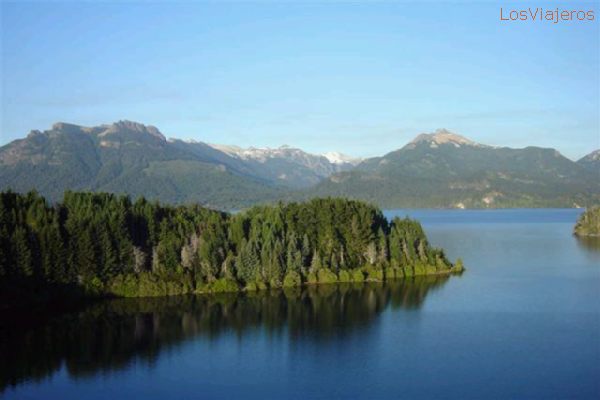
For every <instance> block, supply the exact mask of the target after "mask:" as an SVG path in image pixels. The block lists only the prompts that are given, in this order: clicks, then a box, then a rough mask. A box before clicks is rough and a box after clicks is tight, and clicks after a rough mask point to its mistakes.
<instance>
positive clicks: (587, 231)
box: [573, 206, 600, 236]
mask: <svg viewBox="0 0 600 400" xmlns="http://www.w3.org/2000/svg"><path fill="white" fill-rule="evenodd" d="M573 231H574V233H575V235H577V236H600V207H598V206H597V207H591V208H588V209H587V210H585V212H584V213H583V214H581V215H580V216H579V219H578V220H577V223H576V224H575V228H574V230H573Z"/></svg>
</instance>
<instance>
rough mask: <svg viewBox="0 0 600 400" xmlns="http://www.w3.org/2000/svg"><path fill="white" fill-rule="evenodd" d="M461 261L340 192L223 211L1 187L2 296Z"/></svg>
mask: <svg viewBox="0 0 600 400" xmlns="http://www.w3.org/2000/svg"><path fill="white" fill-rule="evenodd" d="M459 270H462V262H460V261H457V263H456V265H453V264H452V263H451V262H450V261H448V259H447V258H446V256H445V255H444V252H443V251H442V250H441V249H436V248H432V247H431V246H429V244H428V242H427V238H426V236H425V234H424V232H423V229H422V228H421V225H420V224H419V223H418V222H416V221H413V220H410V219H399V218H396V219H394V220H393V221H391V222H388V221H387V219H386V218H385V217H384V216H383V214H382V213H381V211H380V210H379V209H377V208H375V207H373V206H371V205H368V204H365V203H362V202H358V201H351V200H343V199H331V198H328V199H314V200H311V201H308V202H306V203H289V204H278V205H274V206H260V207H254V208H251V209H249V210H247V211H244V212H240V213H237V214H226V213H223V212H218V211H214V210H210V209H206V208H203V207H200V206H198V205H187V206H166V205H162V204H160V203H158V202H148V201H147V200H145V199H144V198H140V199H137V200H136V201H135V202H132V201H131V200H130V198H129V197H127V196H118V195H114V194H106V193H83V192H65V194H64V199H63V201H62V202H61V203H56V204H52V205H51V204H49V203H48V202H47V201H46V200H45V199H44V198H43V197H42V196H40V195H38V194H37V193H35V192H30V193H28V194H17V193H14V192H10V191H8V192H3V193H0V293H2V297H5V298H4V299H2V302H3V303H5V304H6V302H9V303H10V302H11V301H17V302H18V301H19V299H22V298H23V297H24V296H25V295H24V293H28V294H31V296H33V297H36V296H42V297H43V296H45V295H47V294H48V293H57V292H61V291H62V292H63V293H74V292H79V293H81V294H85V295H115V296H126V297H133V296H157V295H172V294H183V293H203V292H226V291H237V290H240V289H245V290H257V289H265V288H269V287H282V286H284V287H287V286H298V285H301V284H303V283H309V284H311V283H329V282H362V281H365V280H373V281H382V280H384V279H391V278H400V277H407V276H415V275H428V274H439V273H448V272H452V271H459Z"/></svg>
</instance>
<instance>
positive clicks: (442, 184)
mask: <svg viewBox="0 0 600 400" xmlns="http://www.w3.org/2000/svg"><path fill="white" fill-rule="evenodd" d="M309 195H310V196H315V195H318V196H345V197H351V198H357V199H362V200H367V201H371V202H374V203H377V204H379V205H381V206H382V207H449V208H470V207H476V208H489V207H540V206H541V207H580V206H583V205H588V204H592V203H594V202H598V201H600V180H599V179H598V175H597V174H594V173H593V171H590V170H589V169H588V168H584V167H583V166H581V165H579V164H578V163H575V162H573V161H571V160H569V159H567V158H566V157H564V156H562V155H561V154H560V153H559V152H558V151H556V150H554V149H545V148H539V147H526V148H524V149H512V148H508V147H492V146H487V145H483V144H480V143H476V142H474V141H472V140H470V139H467V138H465V137H463V136H460V135H457V134H454V133H452V132H449V131H447V130H445V129H440V130H437V131H436V132H434V133H431V134H421V135H419V136H417V137H416V138H415V139H414V140H412V141H411V142H410V143H408V144H407V145H406V146H404V147H403V148H401V149H399V150H396V151H393V152H390V153H388V154H386V155H385V156H383V157H374V158H370V159H367V160H365V161H363V162H362V163H361V164H359V165H358V166H357V167H356V168H355V169H353V170H352V171H349V172H344V173H338V174H334V175H332V176H330V177H329V178H328V179H327V180H325V181H323V182H321V183H320V184H318V185H317V186H316V187H315V188H313V189H312V190H311V192H310V194H309Z"/></svg>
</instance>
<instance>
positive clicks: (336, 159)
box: [323, 151, 362, 165]
mask: <svg viewBox="0 0 600 400" xmlns="http://www.w3.org/2000/svg"><path fill="white" fill-rule="evenodd" d="M323 157H325V158H326V159H328V160H329V162H330V163H332V164H352V165H356V164H358V163H360V162H361V161H362V159H360V158H354V157H350V156H348V155H346V154H342V153H340V152H337V151H328V152H327V153H323Z"/></svg>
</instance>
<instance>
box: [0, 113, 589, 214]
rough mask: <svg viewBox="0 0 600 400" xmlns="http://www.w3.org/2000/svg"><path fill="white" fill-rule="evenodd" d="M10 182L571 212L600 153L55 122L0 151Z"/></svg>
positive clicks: (179, 198)
mask: <svg viewBox="0 0 600 400" xmlns="http://www.w3.org/2000/svg"><path fill="white" fill-rule="evenodd" d="M8 188H11V189H13V190H16V191H20V192H23V191H28V190H31V189H36V190H37V191H38V192H40V193H41V194H43V195H45V196H47V197H48V198H49V199H51V200H59V199H60V198H62V193H63V192H64V190H93V191H108V192H117V193H128V194H130V195H132V196H133V197H137V196H140V195H144V196H146V197H147V198H151V199H159V200H161V201H166V202H172V203H183V202H199V203H202V204H204V205H207V206H212V207H215V208H221V209H232V208H240V207H246V206H249V205H251V204H255V203H259V202H268V201H275V200H291V199H302V198H307V197H313V196H345V197H352V198H358V199H363V200H368V201H371V202H374V203H377V204H379V205H381V206H383V207H459V208H462V207H517V206H519V207H521V206H532V207H540V206H556V207H573V206H586V205H588V204H591V203H593V202H598V201H599V199H600V152H599V151H597V150H596V151H595V152H593V153H591V154H589V155H588V156H586V157H583V158H582V159H581V160H579V161H577V162H573V161H571V160H569V159H567V158H565V157H564V156H562V155H561V154H560V153H559V152H558V151H556V150H554V149H544V148H539V147H527V148H524V149H511V148H507V147H501V148H499V147H491V146H487V145H484V144H479V143H476V142H473V141H471V140H469V139H467V138H464V137H462V136H460V135H457V134H454V133H451V132H449V131H447V130H443V129H442V130H438V131H436V132H434V133H432V134H421V135H419V136H417V137H416V138H415V139H414V140H413V141H411V142H410V143H408V144H407V145H406V146H404V147H403V148H401V149H399V150H395V151H392V152H390V153H388V154H386V155H384V156H382V157H374V158H370V159H365V160H360V159H354V158H352V157H349V156H345V155H343V154H340V153H327V154H325V155H315V154H310V153H307V152H304V151H302V150H301V149H296V148H292V147H288V146H282V147H279V148H275V149H268V148H267V149H260V148H248V149H242V148H239V147H237V146H228V145H219V144H208V143H204V142H195V141H183V140H178V139H169V140H167V139H166V138H165V136H164V135H162V133H161V132H160V131H159V130H158V129H157V128H155V127H152V126H146V125H143V124H139V123H135V122H131V121H119V122H116V123H113V124H109V125H100V126H96V127H82V126H78V125H73V124H67V123H56V124H54V125H53V126H52V128H51V129H49V130H46V131H44V132H40V131H32V132H31V133H29V135H27V137H26V138H24V139H20V140H15V141H13V142H11V143H9V144H7V145H5V146H2V147H0V189H1V190H6V189H8Z"/></svg>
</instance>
